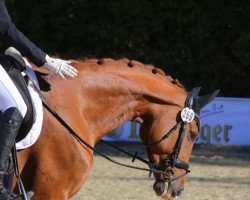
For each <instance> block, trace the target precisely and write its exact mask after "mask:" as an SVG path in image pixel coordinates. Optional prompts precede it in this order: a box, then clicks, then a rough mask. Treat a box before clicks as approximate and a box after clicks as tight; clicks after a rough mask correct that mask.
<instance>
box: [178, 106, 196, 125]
mask: <svg viewBox="0 0 250 200" xmlns="http://www.w3.org/2000/svg"><path fill="white" fill-rule="evenodd" d="M194 117H195V114H194V111H193V109H192V108H188V107H186V108H184V109H183V110H182V111H181V119H182V121H183V122H188V123H190V122H191V121H193V120H194Z"/></svg>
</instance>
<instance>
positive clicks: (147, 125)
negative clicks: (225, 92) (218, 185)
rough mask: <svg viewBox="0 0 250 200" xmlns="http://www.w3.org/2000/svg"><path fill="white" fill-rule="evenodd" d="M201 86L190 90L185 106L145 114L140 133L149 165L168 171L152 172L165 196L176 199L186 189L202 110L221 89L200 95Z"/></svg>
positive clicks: (163, 108) (172, 105)
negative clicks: (185, 185)
mask: <svg viewBox="0 0 250 200" xmlns="http://www.w3.org/2000/svg"><path fill="white" fill-rule="evenodd" d="M200 89H201V88H200V87H197V88H194V89H192V90H191V92H189V93H188V94H187V97H186V101H185V104H184V107H183V106H181V105H176V104H169V105H164V106H161V108H160V109H159V108H155V109H153V110H155V112H153V113H150V115H145V116H143V117H142V118H143V119H142V121H143V123H141V128H140V137H141V139H142V141H143V143H144V145H145V147H146V150H147V154H148V158H149V163H150V164H149V166H150V168H151V169H153V170H158V171H161V172H165V173H159V172H154V173H153V174H154V177H155V183H154V186H153V189H154V191H155V193H156V194H157V195H158V196H161V197H162V198H163V199H175V198H176V197H178V196H180V195H181V193H182V191H183V190H184V183H185V175H186V174H187V173H189V172H190V170H189V158H190V156H191V151H192V148H193V145H194V142H195V141H196V140H197V138H198V137H199V130H200V117H199V114H200V110H201V108H202V107H204V106H205V105H206V104H208V103H209V102H211V101H212V100H213V99H214V98H215V96H217V94H218V92H219V91H218V90H217V91H215V92H213V93H211V94H209V95H206V96H198V94H199V91H200Z"/></svg>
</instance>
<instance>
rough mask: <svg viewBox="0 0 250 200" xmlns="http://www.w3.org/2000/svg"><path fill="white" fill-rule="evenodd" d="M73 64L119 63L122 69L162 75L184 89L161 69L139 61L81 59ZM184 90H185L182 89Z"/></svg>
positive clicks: (176, 80)
mask: <svg viewBox="0 0 250 200" xmlns="http://www.w3.org/2000/svg"><path fill="white" fill-rule="evenodd" d="M74 61H75V62H78V63H81V62H84V63H96V64H97V65H100V66H101V65H103V64H105V63H106V62H119V63H123V64H124V67H131V68H133V67H141V68H142V69H144V70H149V71H151V73H152V74H159V75H162V76H163V77H166V79H167V80H168V81H170V82H171V83H172V84H174V85H176V86H178V87H180V88H184V86H183V85H182V84H181V83H180V82H179V80H178V79H174V78H172V77H171V76H170V75H168V74H166V73H165V72H164V71H163V70H162V69H160V68H158V67H155V66H154V65H151V64H143V63H141V62H139V61H136V60H129V59H127V58H121V59H118V60H115V59H112V58H99V59H97V58H83V59H79V60H74ZM184 89H185V88H184Z"/></svg>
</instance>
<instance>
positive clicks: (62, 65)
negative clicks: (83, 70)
mask: <svg viewBox="0 0 250 200" xmlns="http://www.w3.org/2000/svg"><path fill="white" fill-rule="evenodd" d="M45 60H46V63H45V64H44V66H46V67H47V68H48V69H49V70H51V71H52V72H53V73H55V74H58V75H60V76H61V77H62V78H63V79H66V78H65V77H64V74H65V75H67V76H70V77H72V78H74V77H75V76H77V73H78V71H77V70H76V69H75V68H74V67H72V66H71V65H69V64H70V63H71V61H66V60H61V59H58V58H51V57H49V56H48V55H46V57H45Z"/></svg>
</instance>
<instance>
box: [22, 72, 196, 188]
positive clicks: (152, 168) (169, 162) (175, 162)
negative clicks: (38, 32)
mask: <svg viewBox="0 0 250 200" xmlns="http://www.w3.org/2000/svg"><path fill="white" fill-rule="evenodd" d="M26 75H27V77H28V78H29V80H30V81H31V82H32V83H33V85H34V87H35V88H36V91H37V92H38V94H39V96H40V98H41V100H42V104H43V106H44V107H45V108H46V109H47V110H48V111H49V112H50V113H51V114H52V115H53V116H54V117H55V118H56V119H57V120H58V121H59V122H60V123H61V124H62V125H63V126H64V127H65V128H66V129H67V130H68V131H69V133H70V134H71V135H72V136H73V137H74V138H75V139H76V140H77V141H78V142H79V143H80V144H81V145H82V146H84V145H85V146H86V147H88V148H89V149H91V150H93V151H94V152H95V153H97V154H99V155H100V156H102V157H103V158H105V159H106V160H108V161H110V162H112V163H114V164H116V165H120V166H123V167H127V168H131V169H136V170H141V171H147V172H149V177H150V175H151V174H152V173H158V174H162V175H165V176H166V178H165V179H164V180H163V181H164V182H168V183H171V182H173V181H175V180H177V179H179V178H181V177H183V176H185V175H186V174H187V173H189V172H190V170H189V164H188V163H186V162H184V161H181V160H179V159H178V155H179V150H180V148H181V144H182V140H183V138H184V135H185V131H186V125H187V124H188V123H190V122H191V121H192V120H193V119H194V118H198V120H199V116H198V114H197V113H194V111H193V110H192V109H191V108H192V105H193V94H192V93H189V95H188V98H187V102H186V105H187V107H186V108H184V109H183V110H182V112H181V117H182V119H181V121H180V122H179V123H177V124H176V125H175V126H174V127H173V128H172V129H171V130H170V131H169V132H167V133H166V134H165V135H164V136H163V137H162V138H161V139H160V140H158V141H157V142H154V143H152V144H148V145H144V146H146V147H147V148H149V147H151V146H154V145H156V144H158V143H160V142H162V141H163V140H165V139H167V138H168V137H169V136H170V135H171V134H172V133H173V132H174V131H175V130H177V129H178V128H179V127H180V126H182V132H181V134H180V135H179V138H178V143H177V148H176V149H175V151H174V158H173V159H169V158H167V159H165V160H162V161H161V162H165V166H167V167H169V166H172V167H178V168H181V169H184V170H185V171H186V172H185V173H183V174H181V175H178V176H175V177H170V175H169V171H168V170H166V171H163V170H160V169H159V166H160V165H162V163H159V164H158V163H153V162H150V161H147V160H145V159H144V158H142V157H140V156H138V155H137V152H135V154H134V155H133V154H131V153H129V152H127V151H125V150H123V149H121V148H119V147H117V146H115V145H112V144H110V143H108V142H104V141H103V140H101V141H102V142H103V143H105V144H107V145H109V146H111V147H113V148H115V149H117V150H119V151H121V152H123V153H124V154H127V155H128V156H131V157H132V162H134V161H135V159H137V160H140V161H141V162H143V163H144V164H146V165H148V167H149V169H147V168H142V167H135V166H132V165H127V164H123V163H120V162H118V161H116V160H114V159H112V158H110V157H108V156H106V155H105V154H103V153H102V152H100V151H99V150H97V149H96V148H95V147H93V146H91V145H90V144H88V142H86V141H85V140H84V139H82V138H81V137H80V136H79V135H78V134H77V133H76V132H75V131H74V130H73V129H72V128H71V127H70V126H69V125H68V123H67V122H66V121H65V120H64V119H63V118H62V117H61V116H60V115H59V114H58V113H57V112H56V111H55V110H54V109H52V108H51V107H50V106H49V103H48V102H47V101H46V100H45V98H44V97H43V95H42V93H41V91H40V89H39V88H37V86H36V84H35V83H34V82H33V80H32V79H31V78H30V77H29V75H28V74H26ZM190 110H191V112H190ZM183 111H186V113H184V114H183ZM190 114H191V116H190Z"/></svg>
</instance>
